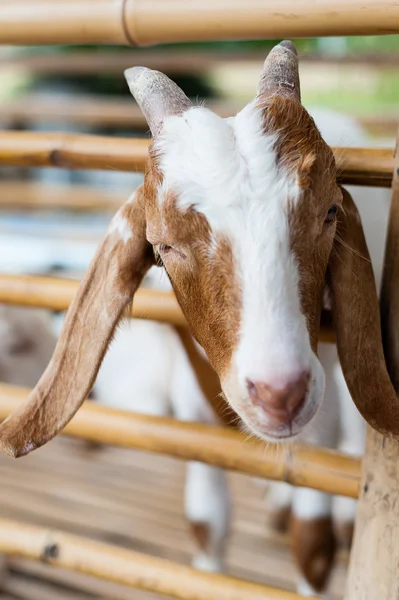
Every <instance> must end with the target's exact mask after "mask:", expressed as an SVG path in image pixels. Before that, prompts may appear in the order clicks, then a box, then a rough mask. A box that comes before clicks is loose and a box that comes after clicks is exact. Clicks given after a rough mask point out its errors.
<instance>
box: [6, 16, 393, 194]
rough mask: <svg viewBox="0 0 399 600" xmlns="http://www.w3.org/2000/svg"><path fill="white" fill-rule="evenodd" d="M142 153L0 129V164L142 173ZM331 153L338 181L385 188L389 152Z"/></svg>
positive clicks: (110, 142)
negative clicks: (333, 157)
mask: <svg viewBox="0 0 399 600" xmlns="http://www.w3.org/2000/svg"><path fill="white" fill-rule="evenodd" d="M398 6H399V5H398ZM147 152H148V141H147V140H144V139H126V138H111V137H106V136H96V135H82V134H71V133H32V132H15V131H12V132H11V131H8V132H1V133H0V165H14V166H30V167H45V166H49V167H64V168H69V169H115V170H120V171H143V170H144V167H145V163H146V158H147ZM333 152H334V154H335V158H336V161H337V168H338V173H339V181H340V182H341V183H344V184H352V185H368V186H378V187H390V185H391V182H392V169H393V150H390V149H385V148H333Z"/></svg>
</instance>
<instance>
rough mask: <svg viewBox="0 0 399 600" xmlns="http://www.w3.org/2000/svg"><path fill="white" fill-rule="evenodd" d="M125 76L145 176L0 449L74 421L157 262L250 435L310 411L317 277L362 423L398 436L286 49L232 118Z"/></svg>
mask: <svg viewBox="0 0 399 600" xmlns="http://www.w3.org/2000/svg"><path fill="white" fill-rule="evenodd" d="M126 76H127V79H128V83H129V86H130V89H131V91H132V93H133V95H134V96H135V98H136V100H137V101H138V103H139V105H140V106H141V108H142V110H143V112H144V114H145V116H146V118H147V121H148V124H149V126H150V129H151V131H152V134H153V137H154V139H153V142H152V145H151V149H150V155H149V160H148V164H147V170H146V174H145V180H144V184H143V186H142V187H141V188H140V189H139V190H138V191H137V192H136V193H135V194H134V195H133V196H132V197H131V198H130V200H129V201H128V202H127V203H126V204H125V205H124V206H123V207H122V208H121V209H120V211H118V213H117V215H116V216H115V217H114V219H113V221H112V223H111V225H110V227H109V229H108V233H107V236H106V238H105V240H104V241H103V243H102V244H101V246H100V248H99V250H98V252H97V254H96V257H95V258H94V260H93V261H92V263H91V266H90V268H89V270H88V272H87V274H86V276H85V278H84V280H83V282H82V284H81V286H80V288H79V292H78V294H77V296H76V298H75V300H74V302H73V304H72V306H71V308H70V310H69V312H68V315H67V318H66V321H65V325H64V328H63V332H62V334H61V337H60V340H59V342H58V345H57V348H56V351H55V353H54V356H53V359H52V361H51V363H50V364H49V366H48V368H47V370H46V372H45V373H44V375H43V377H42V379H41V380H40V382H39V384H38V385H37V386H36V388H35V389H34V390H33V392H32V394H31V395H30V397H29V399H28V401H27V403H26V404H25V405H24V406H23V407H21V408H20V409H19V410H17V411H16V412H15V413H14V414H13V415H11V417H10V418H9V419H8V420H7V421H6V422H5V423H3V425H2V426H1V427H0V447H1V449H2V450H3V451H5V452H6V453H8V454H10V455H12V456H20V455H23V454H27V453H28V452H30V451H32V450H33V449H35V448H37V447H39V446H41V445H43V444H44V443H46V442H47V441H49V440H50V439H51V438H52V437H54V435H56V434H57V432H58V431H60V429H62V428H63V427H64V426H65V424H66V423H67V422H68V421H69V420H70V419H71V418H72V416H73V415H74V414H75V412H76V410H77V409H78V408H79V406H80V405H81V403H82V402H83V401H84V399H85V397H86V396H87V394H88V393H89V392H90V389H91V387H92V386H93V383H94V380H95V377H96V374H97V372H98V370H99V367H100V364H101V361H102V359H103V357H104V354H105V352H106V350H107V347H108V344H109V342H110V339H111V338H112V335H113V333H114V331H115V327H116V325H117V323H118V321H119V320H120V318H121V316H122V314H123V311H124V310H125V308H126V307H127V306H128V305H129V304H130V302H131V301H132V299H133V296H134V293H135V291H136V289H137V287H138V286H139V284H140V281H141V280H142V278H143V276H144V274H145V273H146V271H147V270H148V269H149V268H150V266H151V265H153V264H154V263H156V262H157V263H158V264H162V265H163V266H164V267H165V269H166V271H167V273H168V276H169V278H170V280H171V282H172V285H173V288H174V290H175V293H176V296H177V298H178V301H179V302H180V305H181V307H182V309H183V311H184V313H185V316H186V318H187V321H188V323H189V326H190V329H191V332H192V333H193V335H194V337H195V338H196V339H197V340H198V342H199V343H200V344H201V345H202V347H203V348H204V350H205V351H206V354H207V356H208V358H209V360H210V363H211V365H212V366H213V368H214V369H215V371H216V373H217V374H218V376H219V378H220V381H221V385H222V388H223V392H224V395H225V397H226V400H227V402H228V403H229V405H230V406H231V407H232V409H233V410H234V411H235V412H236V413H237V414H238V415H239V416H240V417H241V419H242V421H243V422H244V423H245V425H246V426H247V427H248V428H249V429H250V430H251V431H252V432H253V433H254V434H256V435H258V436H259V437H261V438H263V439H266V440H271V441H283V440H285V441H287V440H292V439H294V438H297V437H298V436H300V435H301V434H302V433H303V431H304V428H306V426H308V425H309V424H310V423H311V422H312V421H313V422H315V421H314V419H315V418H316V419H317V418H320V415H322V412H319V413H318V415H319V416H318V415H317V412H318V408H319V407H320V404H321V402H322V399H323V396H324V389H325V375H324V370H323V368H322V365H321V362H320V360H319V359H318V357H317V340H318V333H319V323H320V313H321V308H322V304H323V295H324V293H325V290H326V289H327V290H328V295H329V298H330V302H331V304H332V308H333V313H334V318H335V324H336V332H337V346H338V353H339V355H340V359H341V364H342V368H343V372H344V375H345V378H346V381H347V384H348V387H349V390H350V392H351V395H352V398H353V400H354V402H355V404H356V406H357V407H358V409H359V411H360V413H361V414H362V415H363V416H364V418H365V419H366V420H367V421H368V422H369V423H370V424H371V425H372V426H373V427H375V428H376V429H378V430H379V431H381V432H383V433H384V434H387V435H394V436H395V437H396V436H397V435H398V433H399V411H398V408H397V400H396V395H395V393H394V390H393V388H392V385H391V382H390V380H389V376H388V374H387V371H386V367H385V361H384V357H383V351H382V343H381V334H380V327H379V311H378V299H377V294H376V289H375V282H374V276H373V272H372V268H371V265H370V261H369V257H368V251H367V247H366V244H365V240H364V235H363V230H362V225H361V222H360V217H359V214H358V212H357V210H356V207H355V205H354V203H353V201H352V199H351V197H350V195H349V193H348V192H347V191H345V190H344V189H342V188H340V187H339V186H338V185H337V181H336V168H335V162H334V157H333V155H332V152H331V150H330V148H329V147H328V146H327V144H326V143H325V142H324V141H323V139H322V137H321V135H320V133H319V131H318V130H317V128H316V126H315V124H314V122H313V120H312V119H311V117H310V116H309V114H308V113H307V112H306V110H305V109H304V108H303V106H302V105H301V103H300V92H299V77H298V61H297V55H296V51H295V48H294V46H293V45H292V44H291V43H290V42H282V43H281V44H279V45H278V46H276V47H275V48H274V50H273V51H272V52H271V53H270V54H269V56H268V58H267V59H266V61H265V65H264V68H263V71H262V75H261V79H260V83H259V87H258V92H257V96H256V98H255V100H254V101H253V102H251V103H250V104H249V105H248V106H246V107H245V108H244V109H243V110H242V111H241V112H240V113H238V115H237V116H236V117H235V118H231V119H221V118H219V117H218V116H216V115H215V114H213V113H211V112H210V111H209V110H207V109H205V108H203V107H193V106H192V104H191V102H190V101H189V99H188V98H187V97H186V96H185V95H184V94H183V92H182V91H181V90H180V89H179V88H178V87H177V86H176V85H175V84H173V82H171V81H170V80H169V79H168V78H167V77H166V76H164V75H162V74H161V73H158V72H154V71H151V70H149V69H145V68H141V67H136V68H134V69H131V70H129V71H127V73H126ZM332 404H333V403H326V405H327V406H328V410H329V409H330V406H331V405H332ZM38 411H40V415H41V419H40V421H37V420H35V419H32V414H34V413H35V412H38ZM331 429H333V428H331ZM310 430H311V429H310ZM314 430H315V431H316V430H317V427H314ZM310 437H311V436H310ZM323 442H325V445H328V443H329V441H328V440H327V439H323ZM306 492H308V491H307V490H304V491H303V493H304V494H305V493H306ZM316 494H317V492H316ZM321 512H322V511H321ZM301 517H302V518H305V517H306V515H301ZM299 539H300V536H299Z"/></svg>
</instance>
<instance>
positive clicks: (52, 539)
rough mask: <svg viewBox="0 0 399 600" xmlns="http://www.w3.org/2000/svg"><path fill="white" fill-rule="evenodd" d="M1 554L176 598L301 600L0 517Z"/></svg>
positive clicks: (241, 581) (246, 583)
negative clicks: (24, 558) (41, 562)
mask: <svg viewBox="0 0 399 600" xmlns="http://www.w3.org/2000/svg"><path fill="white" fill-rule="evenodd" d="M0 550H1V551H3V552H5V553H6V554H12V555H16V556H24V557H26V558H30V559H33V560H37V561H44V562H46V563H48V564H50V565H53V566H56V567H62V568H63V569H68V570H69V571H75V572H77V573H83V574H85V575H91V576H93V577H97V578H99V579H102V580H105V581H111V582H114V583H120V584H122V585H126V586H129V587H133V588H139V589H142V590H147V591H149V592H155V593H159V594H165V595H167V596H172V597H173V598H178V599H180V600H215V599H216V598H217V600H304V596H299V595H298V594H294V593H292V592H285V591H283V590H278V589H275V588H271V587H266V586H263V585H260V584H256V583H251V582H249V581H245V580H242V579H236V578H234V577H228V576H226V575H219V574H215V573H202V572H200V571H196V570H195V569H192V568H190V567H186V566H183V565H180V564H178V563H174V562H172V561H169V560H166V559H164V558H157V557H154V556H149V555H146V554H142V553H140V552H135V551H133V550H126V549H124V548H118V547H117V546H113V545H111V544H104V543H101V542H96V541H92V540H89V539H86V538H83V537H80V536H76V535H72V534H68V533H63V532H61V531H56V530H50V529H46V528H44V527H37V526H33V525H25V524H22V523H18V522H15V521H11V520H8V519H0Z"/></svg>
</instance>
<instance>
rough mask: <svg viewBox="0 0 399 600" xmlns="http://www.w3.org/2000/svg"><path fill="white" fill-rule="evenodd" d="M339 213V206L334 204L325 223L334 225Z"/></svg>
mask: <svg viewBox="0 0 399 600" xmlns="http://www.w3.org/2000/svg"><path fill="white" fill-rule="evenodd" d="M337 212H338V206H337V205H336V204H333V205H332V206H331V208H330V210H329V211H328V213H327V216H326V218H325V221H324V222H325V223H332V222H333V221H335V217H336V216H337Z"/></svg>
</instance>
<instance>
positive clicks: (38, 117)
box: [0, 94, 238, 131]
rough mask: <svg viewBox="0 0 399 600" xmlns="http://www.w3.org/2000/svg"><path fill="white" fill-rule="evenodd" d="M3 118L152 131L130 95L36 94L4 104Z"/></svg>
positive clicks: (221, 106) (224, 112) (213, 105)
mask: <svg viewBox="0 0 399 600" xmlns="http://www.w3.org/2000/svg"><path fill="white" fill-rule="evenodd" d="M206 106H207V108H209V109H210V110H212V111H213V112H215V113H217V114H218V115H220V116H221V117H231V116H232V115H235V114H236V113H237V111H238V107H237V106H233V105H232V104H228V103H226V102H215V101H213V102H207V104H206ZM0 118H1V119H4V120H6V121H11V122H15V121H17V122H18V123H21V122H22V123H23V124H32V123H38V122H39V123H59V122H60V121H66V122H68V123H72V124H74V125H86V126H91V127H96V126H102V127H121V128H124V129H126V128H129V129H139V130H145V131H147V130H148V125H147V122H146V120H145V119H144V116H143V113H142V112H141V110H140V108H139V107H138V106H137V104H135V102H134V101H133V100H132V98H131V97H130V96H126V97H125V96H121V97H119V98H112V97H111V98H110V97H109V96H98V95H96V96H82V95H78V94H77V95H76V96H65V97H59V96H58V95H55V96H54V97H50V96H49V97H47V98H42V97H40V95H39V96H37V95H35V94H32V95H31V96H29V95H28V96H24V97H23V98H17V99H15V98H14V99H12V100H10V101H8V102H1V103H0Z"/></svg>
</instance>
